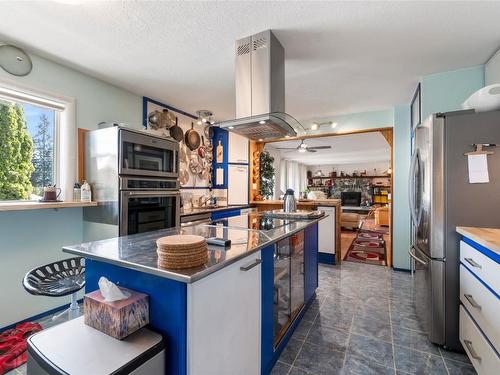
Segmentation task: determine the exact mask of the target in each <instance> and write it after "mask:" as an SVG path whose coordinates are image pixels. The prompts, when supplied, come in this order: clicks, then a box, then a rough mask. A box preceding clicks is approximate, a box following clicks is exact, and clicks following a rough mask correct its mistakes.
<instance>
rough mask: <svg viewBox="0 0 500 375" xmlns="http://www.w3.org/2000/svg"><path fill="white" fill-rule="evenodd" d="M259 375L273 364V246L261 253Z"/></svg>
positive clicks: (265, 374) (263, 373)
mask: <svg viewBox="0 0 500 375" xmlns="http://www.w3.org/2000/svg"><path fill="white" fill-rule="evenodd" d="M261 259H262V265H261V266H262V268H261V288H262V289H261V290H262V292H261V296H262V297H261V298H262V302H261V314H262V315H261V340H262V342H261V346H260V347H261V355H260V356H261V374H262V375H267V374H269V373H270V372H271V370H272V368H273V366H274V363H275V362H276V360H273V359H274V349H273V339H274V311H273V308H274V245H271V246H268V247H266V248H264V249H262V251H261Z"/></svg>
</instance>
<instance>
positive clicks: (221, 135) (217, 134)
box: [212, 127, 229, 189]
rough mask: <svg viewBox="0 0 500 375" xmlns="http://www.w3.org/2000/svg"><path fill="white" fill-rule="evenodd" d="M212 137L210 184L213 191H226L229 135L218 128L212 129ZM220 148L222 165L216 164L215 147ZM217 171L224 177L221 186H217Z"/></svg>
mask: <svg viewBox="0 0 500 375" xmlns="http://www.w3.org/2000/svg"><path fill="white" fill-rule="evenodd" d="M213 129H214V137H213V138H212V144H213V162H212V163H213V168H212V173H213V175H212V182H213V187H214V188H215V189H227V178H228V171H227V165H228V160H229V157H228V143H229V134H228V132H227V130H224V129H220V128H218V127H214V128H213ZM219 145H220V146H222V163H218V162H217V147H218V146H219ZM217 169H222V173H223V175H224V179H223V181H224V182H223V184H221V185H218V184H217Z"/></svg>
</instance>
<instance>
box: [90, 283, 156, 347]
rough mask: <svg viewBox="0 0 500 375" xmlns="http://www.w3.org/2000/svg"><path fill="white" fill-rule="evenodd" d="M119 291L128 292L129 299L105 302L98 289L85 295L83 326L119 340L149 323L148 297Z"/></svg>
mask: <svg viewBox="0 0 500 375" xmlns="http://www.w3.org/2000/svg"><path fill="white" fill-rule="evenodd" d="M120 289H121V290H126V291H127V292H129V293H130V297H129V298H127V299H124V300H121V301H115V302H107V301H104V298H103V296H102V294H101V291H100V290H99V289H98V290H95V291H93V292H92V293H88V294H86V295H85V296H84V299H83V309H84V310H83V311H84V315H85V318H84V321H85V324H87V325H89V326H91V327H93V328H95V329H97V330H99V331H101V332H104V333H105V334H107V335H109V336H112V337H114V338H116V339H119V340H121V339H123V338H125V337H127V336H128V335H130V334H131V333H133V332H135V331H137V330H138V329H140V328H141V327H144V326H145V325H146V324H148V323H149V298H148V295H147V294H143V293H139V292H136V291H133V290H130V289H126V288H120Z"/></svg>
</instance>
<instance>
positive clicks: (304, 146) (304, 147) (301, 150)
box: [278, 140, 332, 152]
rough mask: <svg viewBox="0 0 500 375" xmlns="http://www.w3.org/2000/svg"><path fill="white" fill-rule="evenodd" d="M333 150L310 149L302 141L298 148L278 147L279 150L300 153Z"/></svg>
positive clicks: (325, 147)
mask: <svg viewBox="0 0 500 375" xmlns="http://www.w3.org/2000/svg"><path fill="white" fill-rule="evenodd" d="M329 148H332V146H313V147H309V146H308V145H307V144H306V143H304V140H301V141H300V144H299V145H298V146H297V147H278V150H293V151H298V152H306V151H307V152H317V150H325V149H329Z"/></svg>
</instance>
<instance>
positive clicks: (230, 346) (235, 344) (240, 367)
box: [187, 251, 261, 375]
mask: <svg viewBox="0 0 500 375" xmlns="http://www.w3.org/2000/svg"><path fill="white" fill-rule="evenodd" d="M260 259H261V258H260V251H259V252H257V253H255V254H253V255H251V256H248V257H246V258H245V259H242V260H240V261H238V262H236V263H234V264H232V265H230V266H228V267H226V268H224V269H222V270H219V271H217V272H215V273H213V274H212V275H210V276H207V277H206V278H204V279H201V280H199V281H196V282H195V283H193V284H189V285H188V295H187V310H188V329H187V333H188V342H187V348H188V356H187V362H188V365H187V370H188V371H187V373H188V375H199V374H204V375H238V374H241V375H246V374H252V375H253V374H260V328H259V327H260V326H261V282H260V281H261V265H260ZM251 266H254V267H251ZM240 267H247V268H248V269H247V270H246V271H245V270H242V269H241V268H240ZM250 267H251V268H250Z"/></svg>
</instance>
